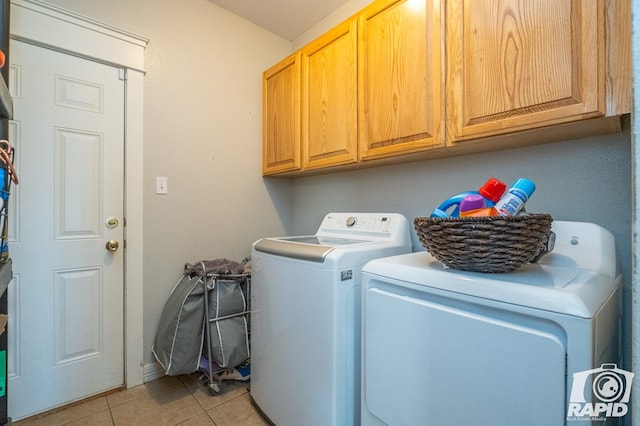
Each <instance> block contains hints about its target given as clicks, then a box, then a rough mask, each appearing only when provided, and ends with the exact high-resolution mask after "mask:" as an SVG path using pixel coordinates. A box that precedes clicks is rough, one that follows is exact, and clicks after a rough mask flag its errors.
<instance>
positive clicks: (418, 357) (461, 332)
mask: <svg viewBox="0 0 640 426" xmlns="http://www.w3.org/2000/svg"><path fill="white" fill-rule="evenodd" d="M378 284H380V285H378ZM372 287H373V288H372ZM375 287H378V288H375ZM451 294H453V293H451ZM460 297H463V296H460ZM365 298H366V300H365V312H364V324H363V325H364V347H363V363H364V367H363V368H364V370H363V374H364V377H363V384H364V387H363V392H364V396H363V400H364V404H363V407H362V415H363V418H362V419H363V424H376V423H379V422H380V421H381V422H384V423H386V424H422V425H471V424H473V425H491V426H496V425H504V426H513V425H514V424H517V425H521V426H522V425H531V426H539V425H549V426H550V425H564V420H565V411H564V409H565V352H566V350H565V347H566V338H565V337H564V333H563V331H562V329H561V328H560V327H559V326H556V325H555V324H552V323H551V322H550V321H546V320H543V319H539V318H534V317H524V316H523V315H516V314H513V313H510V312H508V311H506V310H497V309H493V308H489V307H487V306H480V305H474V304H473V303H469V302H463V301H461V300H458V299H453V298H451V299H449V298H447V297H442V296H436V295H432V294H428V293H423V292H418V291H412V290H410V289H406V288H401V287H394V286H388V285H387V286H385V285H384V283H378V282H376V281H375V280H373V281H372V283H370V285H369V288H368V289H367V290H366V295H365Z"/></svg>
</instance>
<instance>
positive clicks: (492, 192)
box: [431, 177, 507, 217]
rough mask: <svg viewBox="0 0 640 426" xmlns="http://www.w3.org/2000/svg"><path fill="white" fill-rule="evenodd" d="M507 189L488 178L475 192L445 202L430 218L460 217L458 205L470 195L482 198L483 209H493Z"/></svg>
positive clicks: (500, 183)
mask: <svg viewBox="0 0 640 426" xmlns="http://www.w3.org/2000/svg"><path fill="white" fill-rule="evenodd" d="M506 188H507V185H506V184H505V183H504V182H502V181H500V180H498V179H496V178H493V177H492V178H489V180H488V181H486V182H485V184H484V185H482V186H481V187H480V189H478V190H477V191H467V192H463V193H461V194H458V195H454V196H453V197H451V198H449V199H447V200H445V201H444V202H443V203H442V204H440V205H439V206H438V208H437V209H435V210H434V211H433V212H432V213H431V217H460V203H461V202H462V200H463V199H464V198H465V197H467V196H470V195H480V196H482V197H483V198H484V204H485V207H493V206H494V205H495V204H496V202H497V201H498V200H500V197H502V194H504V190H505V189H506Z"/></svg>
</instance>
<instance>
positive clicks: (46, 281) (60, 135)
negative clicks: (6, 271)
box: [8, 41, 124, 419]
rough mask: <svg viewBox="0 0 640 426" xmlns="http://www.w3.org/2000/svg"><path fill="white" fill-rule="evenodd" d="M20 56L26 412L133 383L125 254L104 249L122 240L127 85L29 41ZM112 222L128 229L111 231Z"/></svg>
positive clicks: (15, 319)
mask: <svg viewBox="0 0 640 426" xmlns="http://www.w3.org/2000/svg"><path fill="white" fill-rule="evenodd" d="M11 59H12V63H11V71H12V73H11V78H12V81H11V84H10V90H11V94H12V96H13V97H14V120H13V122H12V123H11V126H10V130H11V131H10V134H11V137H12V138H13V141H12V142H14V144H15V145H16V157H17V162H18V166H19V169H18V173H19V176H20V178H21V179H20V185H19V186H18V188H19V194H17V195H19V196H18V197H17V198H16V199H15V200H13V199H12V200H11V201H16V202H15V203H14V208H15V215H13V216H11V217H10V219H9V220H10V223H11V222H15V224H17V225H19V227H18V228H17V229H15V233H13V234H12V236H13V240H12V241H11V242H10V245H9V252H10V255H11V257H12V259H13V269H14V275H15V278H14V280H13V282H12V283H11V285H10V287H9V305H10V306H9V312H10V313H11V314H12V316H11V319H10V328H9V333H10V336H15V337H12V338H11V340H10V343H9V348H8V352H9V386H8V387H9V391H8V394H9V414H10V415H11V417H12V418H14V419H17V418H22V417H25V416H28V415H31V414H35V413H38V412H41V411H45V410H48V409H51V408H54V407H57V406H60V405H63V404H66V403H69V402H72V401H75V400H78V399H83V398H85V397H87V396H90V395H93V394H96V393H100V392H103V391H106V390H109V389H113V388H116V387H119V386H121V385H122V384H123V382H124V375H123V371H124V369H123V350H124V347H123V346H124V345H123V252H122V249H121V250H118V251H115V252H110V251H107V249H106V248H105V244H106V242H107V241H109V240H117V241H119V242H122V239H123V228H122V225H121V224H122V223H123V211H124V209H123V170H124V169H123V166H124V151H123V150H124V136H123V135H124V132H123V128H124V81H122V80H121V79H120V78H119V76H120V74H121V72H120V70H118V69H117V68H113V67H111V66H107V65H104V64H99V63H95V62H91V61H89V60H85V59H81V58H78V57H75V56H70V55H66V54H64V53H60V52H55V51H51V50H48V49H45V48H42V47H38V46H34V45H31V44H27V43H23V42H18V41H12V45H11ZM109 217H116V218H118V223H119V225H118V226H116V227H115V228H110V227H108V226H106V220H107V218H109ZM15 224H14V226H15Z"/></svg>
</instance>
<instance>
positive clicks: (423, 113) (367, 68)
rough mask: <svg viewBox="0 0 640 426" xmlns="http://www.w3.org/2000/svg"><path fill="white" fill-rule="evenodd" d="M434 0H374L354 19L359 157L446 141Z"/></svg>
mask: <svg viewBox="0 0 640 426" xmlns="http://www.w3.org/2000/svg"><path fill="white" fill-rule="evenodd" d="M441 28H442V27H441V16H440V1H438V0H431V1H430V0H402V1H399V0H387V1H376V2H374V3H372V4H371V5H369V6H368V7H367V8H365V9H364V10H363V11H362V12H361V14H360V15H359V20H358V141H359V144H358V145H359V146H358V147H359V150H360V158H361V159H363V160H367V159H374V158H383V157H390V156H394V155H398V154H404V153H411V152H418V151H424V150H426V149H429V148H432V147H437V146H443V145H444V133H443V132H444V128H443V127H442V117H443V115H442V110H443V107H442V102H443V101H442V99H441V93H442V84H443V75H442V70H441V55H442V49H443V47H442V43H441V36H440V34H441Z"/></svg>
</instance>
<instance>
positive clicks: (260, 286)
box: [250, 213, 411, 426]
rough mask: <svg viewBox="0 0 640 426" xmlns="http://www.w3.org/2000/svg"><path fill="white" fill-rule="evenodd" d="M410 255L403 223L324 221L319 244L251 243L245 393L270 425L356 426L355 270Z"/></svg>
mask: <svg viewBox="0 0 640 426" xmlns="http://www.w3.org/2000/svg"><path fill="white" fill-rule="evenodd" d="M410 251H411V237H410V231H409V223H408V221H407V219H406V218H405V217H404V216H402V215H400V214H379V213H330V214H328V215H327V216H325V218H324V219H323V221H322V223H321V224H320V227H319V229H318V231H317V232H316V234H315V235H310V236H300V237H283V238H263V239H261V240H258V241H257V242H255V243H254V245H253V249H252V253H251V259H252V280H251V281H252V283H251V288H252V290H251V291H252V292H251V307H252V315H251V390H250V392H251V397H252V398H253V400H254V402H255V403H256V404H257V405H258V407H259V408H260V410H261V411H262V412H263V413H264V414H265V415H266V416H267V417H268V418H269V419H270V420H271V421H272V422H273V423H275V424H276V425H278V426H289V425H293V426H299V425H305V426H310V425H320V426H329V425H354V424H358V423H359V418H360V313H361V310H360V303H361V292H360V288H361V268H362V266H363V265H364V264H365V263H366V262H367V261H369V260H371V259H374V258H378V257H385V256H392V255H396V254H402V253H409V252H410Z"/></svg>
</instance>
